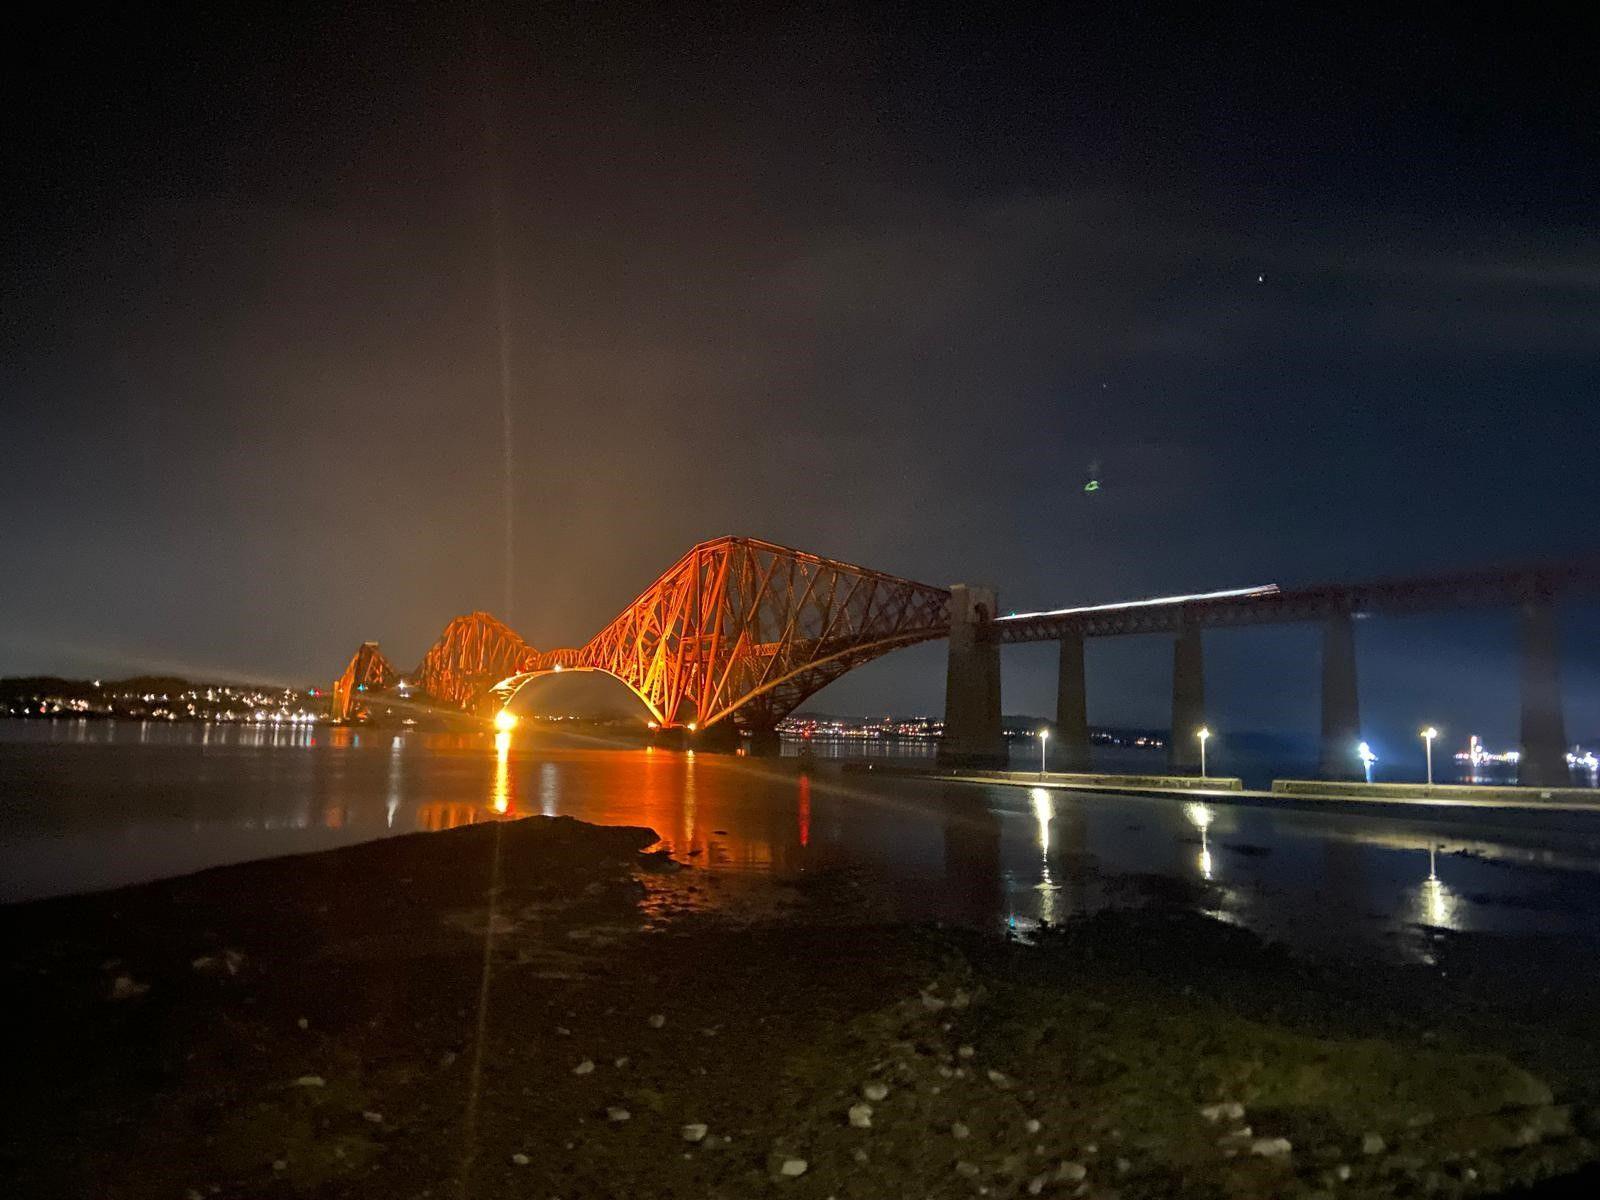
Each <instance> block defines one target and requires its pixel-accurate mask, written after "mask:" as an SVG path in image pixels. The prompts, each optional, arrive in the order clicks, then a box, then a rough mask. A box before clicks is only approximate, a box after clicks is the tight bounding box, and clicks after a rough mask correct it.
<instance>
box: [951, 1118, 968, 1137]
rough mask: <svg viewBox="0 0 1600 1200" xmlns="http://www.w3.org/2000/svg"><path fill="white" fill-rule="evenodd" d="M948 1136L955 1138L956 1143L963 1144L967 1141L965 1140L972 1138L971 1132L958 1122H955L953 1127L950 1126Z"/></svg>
mask: <svg viewBox="0 0 1600 1200" xmlns="http://www.w3.org/2000/svg"><path fill="white" fill-rule="evenodd" d="M950 1136H951V1137H953V1138H955V1139H956V1141H958V1142H964V1141H966V1140H967V1138H969V1137H971V1136H972V1130H970V1129H968V1128H967V1127H966V1126H965V1125H963V1124H962V1123H961V1122H960V1121H957V1122H956V1123H955V1124H954V1125H952V1126H950Z"/></svg>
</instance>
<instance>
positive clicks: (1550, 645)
mask: <svg viewBox="0 0 1600 1200" xmlns="http://www.w3.org/2000/svg"><path fill="white" fill-rule="evenodd" d="M1559 643H1560V637H1559V634H1558V632H1557V628H1556V607H1555V602H1554V600H1553V599H1552V598H1551V597H1549V596H1536V597H1534V598H1533V599H1531V600H1529V601H1527V602H1526V603H1525V604H1523V606H1522V759H1521V762H1520V763H1519V764H1518V770H1517V782H1518V783H1520V784H1523V785H1525V786H1528V787H1565V786H1566V785H1567V784H1568V783H1569V782H1570V780H1571V774H1570V772H1569V771H1568V770H1567V734H1566V724H1565V722H1564V721H1563V720H1562V715H1561V660H1560V649H1559Z"/></svg>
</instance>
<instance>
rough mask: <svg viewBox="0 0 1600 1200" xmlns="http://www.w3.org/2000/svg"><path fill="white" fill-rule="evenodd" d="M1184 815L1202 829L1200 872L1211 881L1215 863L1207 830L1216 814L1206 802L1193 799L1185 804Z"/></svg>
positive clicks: (1207, 880)
mask: <svg viewBox="0 0 1600 1200" xmlns="http://www.w3.org/2000/svg"><path fill="white" fill-rule="evenodd" d="M1183 815H1184V817H1185V818H1186V819H1187V820H1188V822H1189V824H1191V825H1193V826H1194V827H1195V828H1196V829H1198V830H1199V831H1200V874H1201V875H1203V876H1204V877H1205V879H1206V882H1208V883H1209V882H1210V881H1211V873H1212V869H1213V866H1214V864H1213V863H1212V861H1211V841H1210V839H1209V837H1208V833H1207V831H1208V830H1210V828H1211V822H1212V821H1214V820H1216V814H1215V813H1213V812H1212V811H1211V810H1210V809H1209V808H1208V807H1206V806H1205V805H1204V804H1201V803H1199V802H1198V801H1191V802H1190V803H1188V804H1185V805H1184V806H1183Z"/></svg>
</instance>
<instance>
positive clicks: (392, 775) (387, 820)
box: [383, 733, 405, 829]
mask: <svg viewBox="0 0 1600 1200" xmlns="http://www.w3.org/2000/svg"><path fill="white" fill-rule="evenodd" d="M404 750H405V739H404V738H402V737H401V736H400V735H399V734H398V733H397V734H395V735H394V741H393V742H392V743H391V744H390V746H389V794H388V796H387V797H385V799H384V802H383V817H384V820H383V823H384V826H385V828H388V829H393V828H394V815H395V813H397V812H399V811H400V792H401V789H402V786H403V781H404V772H403V771H402V770H401V763H402V759H401V754H402V752H403V751H404Z"/></svg>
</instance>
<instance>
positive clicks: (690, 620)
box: [336, 537, 950, 729]
mask: <svg viewBox="0 0 1600 1200" xmlns="http://www.w3.org/2000/svg"><path fill="white" fill-rule="evenodd" d="M949 610H950V593H949V591H948V590H947V589H945V588H939V587H932V586H930V585H928V584H922V583H915V582H912V581H910V580H906V579H900V578H897V577H896V576H893V575H888V574H885V573H883V572H881V571H873V570H869V569H867V568H865V567H859V566H855V565H853V564H851V563H844V562H839V561H836V560H834V559H828V558H823V557H821V556H819V555H815V554H807V553H805V552H803V551H800V550H794V549H791V548H789V547H787V546H779V545H776V544H774V543H771V542H763V541H758V540H756V539H754V538H735V537H727V538H718V539H716V540H714V541H710V542H703V543H701V544H700V545H698V546H695V547H694V548H693V549H691V550H690V551H689V552H688V553H687V554H685V555H684V556H683V557H682V558H680V559H679V560H678V561H677V562H676V563H674V564H673V565H672V566H671V567H669V568H668V569H667V570H666V571H665V572H663V573H662V574H661V576H660V577H658V578H657V579H656V580H655V581H654V582H653V583H651V585H650V586H649V587H648V588H646V589H645V590H644V591H643V592H642V593H640V595H639V596H638V598H637V599H635V600H634V601H633V603H631V604H629V605H628V606H627V607H626V608H625V609H623V611H622V612H621V613H619V614H618V615H617V616H616V617H615V618H614V619H613V620H612V621H611V622H610V623H609V624H608V625H606V626H605V628H603V629H601V630H600V632H599V633H597V634H595V636H594V637H593V638H591V639H590V640H589V641H588V642H586V643H585V644H584V645H582V646H580V647H576V648H563V649H557V650H547V651H543V652H540V651H537V650H535V649H534V648H533V647H532V646H530V645H529V644H528V643H527V642H526V641H524V640H523V639H522V638H521V637H520V636H519V635H517V634H516V633H515V632H514V631H513V630H511V629H510V628H509V627H507V626H506V625H504V624H503V623H502V622H500V621H498V620H496V619H495V618H494V617H492V616H490V615H489V614H487V613H482V612H477V613H471V614H468V615H467V616H464V617H458V618H456V619H455V620H454V621H452V622H451V623H450V624H449V625H448V626H446V628H445V631H444V633H443V634H442V635H441V636H440V638H439V640H438V641H437V642H436V643H435V644H434V646H433V648H432V649H431V650H429V651H428V654H427V655H426V656H425V657H424V659H423V662H422V665H421V666H419V667H418V668H417V671H416V673H415V678H414V680H413V682H414V683H415V685H416V686H417V688H418V689H419V690H420V691H421V692H423V693H426V695H427V696H428V698H429V699H431V700H432V701H433V702H435V703H438V704H442V705H446V706H449V707H453V708H459V709H476V708H479V707H483V706H485V705H488V704H493V705H495V706H500V705H503V704H505V703H506V702H508V701H509V700H510V698H511V697H512V696H514V695H516V693H517V692H518V691H520V690H521V689H522V687H524V686H526V685H527V684H528V683H529V682H531V681H532V680H534V679H537V678H540V677H542V676H545V675H549V674H553V673H555V672H557V671H562V670H579V671H599V672H602V673H604V674H607V675H610V676H612V677H613V678H615V679H618V680H619V681H621V682H622V684H623V685H624V686H626V687H627V688H628V689H629V690H630V691H631V692H633V694H634V695H635V696H637V697H638V698H639V700H640V701H641V702H642V703H643V704H644V706H645V708H646V709H647V710H648V711H649V713H650V714H651V716H652V718H653V719H654V720H655V721H656V722H657V723H659V724H661V725H665V726H673V725H687V724H691V723H692V724H695V725H697V726H699V727H701V728H705V727H709V726H712V725H716V724H718V723H719V722H722V721H726V720H733V721H734V722H735V723H736V724H738V725H740V726H742V727H744V728H749V729H771V728H772V727H773V726H774V725H776V724H777V722H778V721H779V720H781V719H782V718H783V717H785V716H787V715H788V714H789V713H790V712H792V711H793V710H794V709H795V708H796V707H798V706H799V705H800V704H801V703H803V702H804V701H805V699H806V698H807V697H808V696H810V695H812V694H813V693H815V692H816V691H818V690H819V689H821V688H823V687H825V686H826V685H827V684H829V683H831V682H833V680H835V679H837V678H839V676H841V675H843V674H845V673H846V672H847V671H849V670H850V669H851V668H852V667H855V666H859V665H860V664H861V663H864V662H867V661H869V660H871V659H873V658H877V657H878V656H879V655H882V654H886V653H888V652H889V651H891V650H894V649H898V648H899V647H901V646H909V645H913V644H915V643H917V642H922V641H929V640H932V639H935V638H941V637H944V636H946V635H947V634H948V633H949V626H950V616H949ZM336 715H337V714H336Z"/></svg>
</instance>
